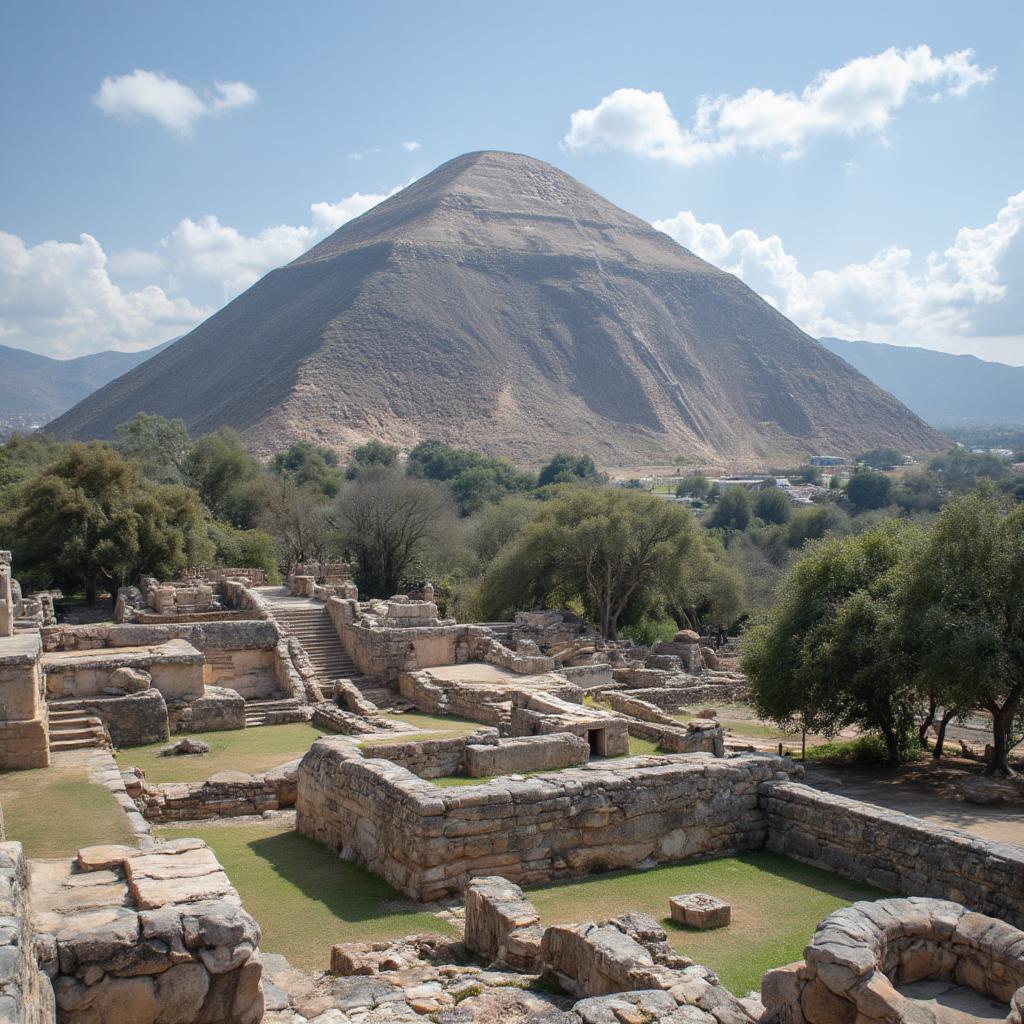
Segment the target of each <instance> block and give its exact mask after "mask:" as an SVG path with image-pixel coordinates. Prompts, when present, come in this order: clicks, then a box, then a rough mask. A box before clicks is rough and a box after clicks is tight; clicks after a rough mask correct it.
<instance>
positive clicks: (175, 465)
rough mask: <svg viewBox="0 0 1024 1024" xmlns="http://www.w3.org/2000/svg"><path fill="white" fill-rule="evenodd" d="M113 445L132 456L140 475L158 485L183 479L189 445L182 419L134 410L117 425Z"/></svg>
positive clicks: (125, 454)
mask: <svg viewBox="0 0 1024 1024" xmlns="http://www.w3.org/2000/svg"><path fill="white" fill-rule="evenodd" d="M116 433H117V440H116V441H115V442H114V447H116V448H117V450H118V451H119V452H120V453H121V454H122V455H124V456H125V457H126V458H129V459H135V460H136V461H137V462H138V463H139V466H140V467H141V469H142V475H143V476H144V477H146V478H147V479H148V480H153V481H155V482H156V483H158V484H180V483H183V482H184V481H185V464H186V460H187V459H188V454H189V452H190V451H191V448H192V439H191V438H190V437H189V436H188V430H187V429H186V427H185V422H184V420H180V419H176V420H169V419H167V418H166V417H164V416H150V415H148V414H147V413H144V412H137V413H136V414H135V415H134V416H133V417H132V418H131V419H130V420H128V421H127V422H126V423H120V424H118V426H117V430H116Z"/></svg>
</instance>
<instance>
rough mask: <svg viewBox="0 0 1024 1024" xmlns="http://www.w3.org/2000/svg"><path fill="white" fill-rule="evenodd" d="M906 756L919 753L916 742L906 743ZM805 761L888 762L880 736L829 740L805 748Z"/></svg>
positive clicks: (883, 742) (910, 756) (911, 740)
mask: <svg viewBox="0 0 1024 1024" xmlns="http://www.w3.org/2000/svg"><path fill="white" fill-rule="evenodd" d="M906 751H907V756H908V758H910V759H913V758H914V757H916V756H917V754H918V753H919V751H920V747H919V745H918V743H917V741H916V740H915V739H913V738H911V739H909V740H908V741H907V746H906ZM807 760H808V761H816V762H841V763H843V764H885V763H886V762H887V761H888V760H889V755H888V751H887V749H886V746H885V740H883V739H882V737H881V736H874V735H869V736H858V737H857V739H855V740H831V741H830V742H829V743H819V744H816V745H815V746H813V747H808V748H807Z"/></svg>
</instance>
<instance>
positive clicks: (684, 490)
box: [676, 473, 711, 498]
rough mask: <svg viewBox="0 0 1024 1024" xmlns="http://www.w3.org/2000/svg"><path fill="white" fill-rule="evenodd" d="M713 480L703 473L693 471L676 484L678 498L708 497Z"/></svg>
mask: <svg viewBox="0 0 1024 1024" xmlns="http://www.w3.org/2000/svg"><path fill="white" fill-rule="evenodd" d="M710 490H711V481H710V480H708V478H707V477H706V476H705V475H704V474H703V473H691V474H690V475H689V476H684V477H683V479H682V480H680V481H679V483H678V484H676V497H677V498H706V497H707V496H708V491H710Z"/></svg>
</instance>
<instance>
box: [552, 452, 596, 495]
mask: <svg viewBox="0 0 1024 1024" xmlns="http://www.w3.org/2000/svg"><path fill="white" fill-rule="evenodd" d="M602 480H604V476H603V475H602V474H601V473H600V472H598V469H597V466H595V465H594V460H593V459H592V458H591V457H590V456H589V455H569V454H568V453H566V452H559V453H558V454H557V455H555V456H554V458H552V460H551V461H550V462H549V463H548V464H547V465H546V466H545V467H544V468H543V469H542V470H541V471H540V473H539V474H538V475H537V486H538V487H546V486H547V485H548V484H584V483H585V484H596V483H601V481H602Z"/></svg>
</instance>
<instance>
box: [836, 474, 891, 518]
mask: <svg viewBox="0 0 1024 1024" xmlns="http://www.w3.org/2000/svg"><path fill="white" fill-rule="evenodd" d="M846 498H847V500H848V501H849V502H850V504H851V505H852V506H853V508H854V511H856V512H869V511H871V510H872V509H876V508H885V506H886V505H888V504H889V502H890V501H891V500H892V481H891V480H890V479H889V478H888V477H887V476H886V475H885V474H884V473H879V472H876V471H875V470H873V469H862V470H858V471H857V472H856V473H854V474H853V475H852V476H851V477H850V479H849V480H848V481H847V484H846Z"/></svg>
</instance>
